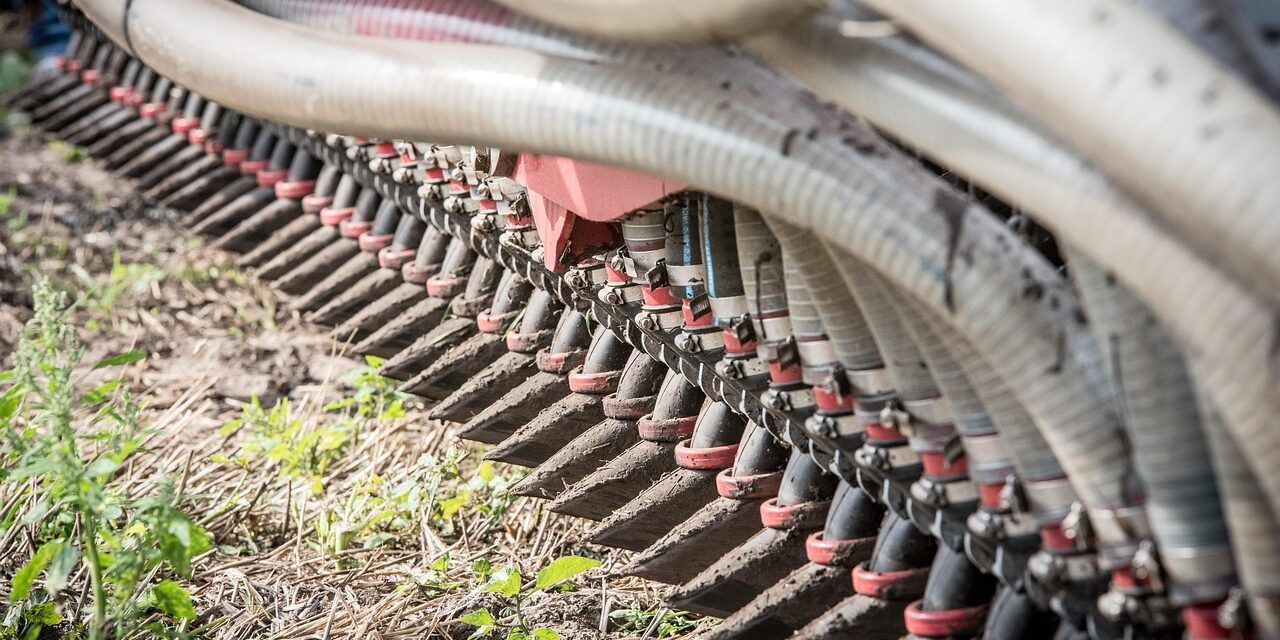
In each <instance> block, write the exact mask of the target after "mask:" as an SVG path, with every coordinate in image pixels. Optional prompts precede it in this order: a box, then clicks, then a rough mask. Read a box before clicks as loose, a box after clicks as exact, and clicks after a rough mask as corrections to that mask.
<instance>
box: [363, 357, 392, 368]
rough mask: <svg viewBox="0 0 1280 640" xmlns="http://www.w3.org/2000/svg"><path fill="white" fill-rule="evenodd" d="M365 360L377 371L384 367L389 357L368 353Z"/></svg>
mask: <svg viewBox="0 0 1280 640" xmlns="http://www.w3.org/2000/svg"><path fill="white" fill-rule="evenodd" d="M364 361H365V363H366V364H368V365H369V368H370V369H373V370H374V371H377V370H378V369H380V368H382V365H384V364H386V362H387V359H386V358H382V357H379V356H371V355H366V356H365V357H364Z"/></svg>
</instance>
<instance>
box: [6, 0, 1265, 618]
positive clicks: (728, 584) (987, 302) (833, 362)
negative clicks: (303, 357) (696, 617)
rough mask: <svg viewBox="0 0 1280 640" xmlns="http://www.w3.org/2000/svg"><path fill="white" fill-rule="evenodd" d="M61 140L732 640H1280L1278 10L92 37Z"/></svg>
mask: <svg viewBox="0 0 1280 640" xmlns="http://www.w3.org/2000/svg"><path fill="white" fill-rule="evenodd" d="M64 10H65V12H66V17H67V19H68V20H69V21H70V22H71V23H72V24H73V25H74V26H75V28H76V32H75V36H74V39H73V41H72V43H71V45H70V47H69V49H68V51H67V53H66V55H65V56H64V57H63V58H62V59H61V60H60V62H59V68H60V70H61V72H62V73H61V74H60V75H58V76H57V77H56V78H53V79H48V80H45V81H43V82H41V83H40V84H39V85H36V86H32V87H30V88H28V89H27V90H26V91H25V92H23V93H22V94H21V95H19V96H18V97H17V98H16V100H15V102H16V104H17V106H20V107H22V108H25V109H27V110H29V111H30V112H31V113H32V114H33V117H34V119H35V122H36V123H37V124H38V125H39V126H41V127H43V128H45V129H46V130H49V131H51V132H54V133H55V134H56V135H57V136H60V137H62V138H64V139H66V140H68V141H70V142H72V143H75V144H77V145H83V146H85V147H87V149H88V151H89V152H90V153H91V154H92V155H94V156H97V157H99V158H101V159H102V161H103V162H104V163H105V165H106V166H107V167H109V168H111V169H113V170H115V171H117V172H119V173H120V174H122V175H124V176H129V177H131V178H136V179H137V185H138V188H139V189H141V190H142V191H143V195H144V196H145V198H146V199H147V200H148V201H150V202H152V203H155V204H158V205H163V206H167V207H172V208H174V209H178V210H183V211H186V212H187V213H186V214H184V215H186V216H187V217H186V218H185V220H186V222H187V224H188V225H189V226H190V227H191V228H193V229H194V230H195V231H197V232H199V233H203V234H207V235H208V236H211V237H212V238H215V239H214V240H213V243H214V244H215V245H216V246H219V247H222V248H224V249H227V250H229V251H233V252H238V254H239V258H238V259H239V261H240V263H241V264H242V265H244V266H246V267H251V268H253V269H254V270H256V273H257V275H258V276H259V277H260V278H261V279H263V280H265V281H270V282H272V283H274V286H275V287H276V288H278V289H279V290H280V291H281V292H283V293H284V294H288V295H289V296H291V302H290V304H291V305H292V307H293V308H294V309H296V310H297V311H299V312H302V313H303V314H305V316H306V317H307V318H309V319H310V320H312V321H314V322H316V323H319V324H323V325H329V326H332V327H335V332H336V334H337V335H338V336H340V337H341V338H342V339H344V340H350V341H351V342H352V344H353V345H354V350H355V351H356V352H360V353H367V354H376V355H379V356H381V357H384V358H386V361H385V365H384V366H383V367H382V373H383V374H384V375H386V376H389V377H391V378H394V379H397V380H401V381H403V385H402V389H403V390H405V391H408V392H412V393H414V394H417V395H419V396H422V397H423V398H425V399H426V400H427V402H428V403H429V406H430V407H431V412H432V415H433V416H434V417H436V418H439V419H440V420H447V421H454V422H457V423H462V425H463V426H462V427H461V433H462V436H463V437H465V438H468V439H471V440H477V441H480V442H485V443H490V444H491V445H493V446H492V448H490V449H489V450H488V453H487V454H486V455H487V457H488V458H489V459H492V460H497V461H503V462H507V463H511V464H516V465H523V466H526V467H531V468H532V471H531V473H530V474H529V475H528V476H527V477H526V478H525V479H524V480H523V481H522V482H521V483H520V484H519V486H518V487H517V488H516V491H517V492H518V493H519V494H521V495H526V496H534V497H537V498H540V499H544V500H547V501H549V508H550V509H551V510H552V511H554V512H557V513H562V514H568V515H572V516H576V517H579V518H584V519H587V520H591V521H594V522H595V523H596V524H595V525H594V527H593V529H592V531H591V534H590V540H591V541H592V542H594V543H598V544H601V545H607V546H610V547H618V548H623V549H627V550H630V551H633V552H635V553H634V556H633V557H632V560H631V563H630V565H629V566H627V567H626V569H625V572H626V573H628V574H632V575H636V576H642V577H644V578H648V579H651V580H654V581H657V582H661V583H666V584H668V585H671V586H670V589H669V590H668V591H667V593H666V596H665V597H666V600H667V603H668V604H669V606H671V607H672V608H675V609H681V610H688V611H692V612H696V613H700V614H707V615H712V616H717V617H722V618H724V621H723V623H721V624H720V625H719V626H718V627H716V628H715V629H714V630H713V631H711V632H710V634H709V636H708V637H712V638H719V639H728V638H748V639H761V640H763V639H771V638H788V637H793V638H804V639H816V638H845V637H849V638H868V639H869V638H900V637H904V636H909V637H913V638H978V637H981V638H993V639H1002V640H1003V639H1021V638H1027V639H1031V638H1061V639H1074V638H1099V639H1112V638H1117V639H1118V638H1176V637H1187V638H1194V639H1197V640H1209V639H1218V638H1272V637H1280V519H1278V518H1277V513H1280V472H1278V470H1280V426H1278V425H1277V424H1276V421H1277V419H1278V418H1277V416H1280V328H1278V327H1280V318H1278V316H1277V311H1276V309H1277V308H1280V250H1278V249H1277V247H1280V112H1278V111H1277V106H1276V99H1277V97H1278V96H1280V48H1278V47H1277V45H1280V10H1277V9H1276V5H1274V4H1272V3H1268V2H1263V1H1257V2H1247V1H1245V0H1178V1H1166V0H1145V1H1144V0H1079V1H1075V2H1052V1H1050V0H969V1H966V2H941V1H937V0H858V1H857V2H852V1H847V0H846V1H842V2H834V1H833V2H827V1H825V0H523V1H519V0H492V1H490V0H240V1H239V2H232V1H230V0H75V2H74V3H68V4H66V5H65V6H64Z"/></svg>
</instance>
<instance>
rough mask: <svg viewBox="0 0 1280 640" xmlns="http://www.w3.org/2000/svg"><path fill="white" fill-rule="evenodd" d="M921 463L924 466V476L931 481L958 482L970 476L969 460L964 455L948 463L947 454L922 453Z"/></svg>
mask: <svg viewBox="0 0 1280 640" xmlns="http://www.w3.org/2000/svg"><path fill="white" fill-rule="evenodd" d="M920 462H922V463H923V464H924V475H925V476H927V477H928V478H929V479H931V480H956V479H959V478H967V477H968V476H969V459H968V458H966V457H965V456H964V455H961V456H960V457H959V458H957V459H956V460H953V461H951V462H948V461H947V455H946V454H945V453H921V454H920Z"/></svg>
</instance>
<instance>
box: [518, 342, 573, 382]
mask: <svg viewBox="0 0 1280 640" xmlns="http://www.w3.org/2000/svg"><path fill="white" fill-rule="evenodd" d="M508 346H510V343H509V342H508ZM586 361H587V350H586V349H574V350H573V351H566V352H563V353H551V352H550V351H548V350H545V349H544V350H542V351H539V352H538V355H537V356H536V358H535V363H536V364H537V365H538V370H539V371H543V372H546V373H561V374H565V375H568V373H569V372H570V371H573V370H574V369H577V368H578V367H581V366H582V365H583V363H585V362H586Z"/></svg>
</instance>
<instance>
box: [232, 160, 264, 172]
mask: <svg viewBox="0 0 1280 640" xmlns="http://www.w3.org/2000/svg"><path fill="white" fill-rule="evenodd" d="M270 166H271V161H270V160H244V161H243V162H241V163H240V173H243V174H246V175H256V174H258V173H259V172H262V171H266V170H267V167H270Z"/></svg>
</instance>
